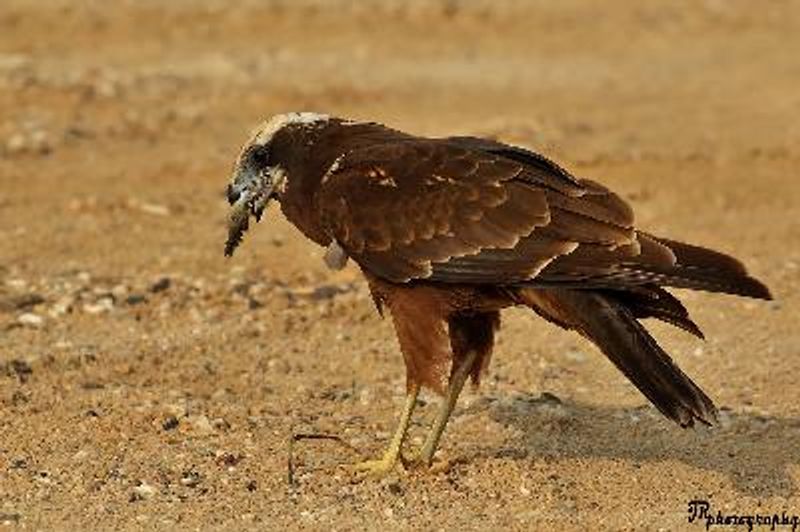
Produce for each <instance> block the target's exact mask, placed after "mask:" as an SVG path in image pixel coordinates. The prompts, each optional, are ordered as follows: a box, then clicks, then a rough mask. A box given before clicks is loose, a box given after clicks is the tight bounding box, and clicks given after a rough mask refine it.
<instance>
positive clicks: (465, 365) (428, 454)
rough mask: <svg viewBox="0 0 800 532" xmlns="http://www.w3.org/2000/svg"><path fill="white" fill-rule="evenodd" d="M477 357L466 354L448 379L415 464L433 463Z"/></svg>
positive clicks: (474, 354) (471, 352) (426, 464)
mask: <svg viewBox="0 0 800 532" xmlns="http://www.w3.org/2000/svg"><path fill="white" fill-rule="evenodd" d="M477 356H478V352H477V351H470V352H469V353H467V356H466V357H465V358H464V360H463V361H462V363H461V365H460V366H459V367H458V368H457V369H456V371H455V373H454V374H453V376H452V377H451V378H450V384H449V385H448V386H447V393H446V395H445V396H444V398H443V399H442V403H441V405H440V407H439V411H438V413H437V414H436V419H435V420H434V422H433V425H432V426H431V430H430V432H428V437H427V438H425V443H424V444H423V445H422V449H420V451H419V456H418V458H417V459H416V461H417V462H419V463H422V464H423V465H425V466H430V465H431V463H432V462H433V455H434V454H436V449H438V448H439V439H440V438H441V437H442V434H443V433H444V428H445V427H446V426H447V421H448V420H449V419H450V414H451V413H452V412H453V408H454V407H455V406H456V401H458V396H459V394H460V393H461V389H462V388H464V383H466V382H467V379H468V378H469V374H470V371H471V370H472V365H473V364H474V363H475V359H476V358H477Z"/></svg>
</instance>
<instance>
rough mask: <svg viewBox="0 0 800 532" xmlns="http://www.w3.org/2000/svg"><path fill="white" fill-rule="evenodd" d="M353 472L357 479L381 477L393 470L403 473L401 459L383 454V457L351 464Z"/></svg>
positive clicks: (403, 468)
mask: <svg viewBox="0 0 800 532" xmlns="http://www.w3.org/2000/svg"><path fill="white" fill-rule="evenodd" d="M351 469H352V471H353V473H354V474H355V475H356V479H357V480H364V479H366V478H367V477H373V478H383V477H386V476H388V475H390V474H391V473H393V472H394V471H395V470H399V471H400V472H401V473H405V467H404V466H403V461H402V460H398V459H397V457H396V456H389V455H384V456H383V458H378V459H376V460H366V461H364V462H359V463H357V464H354V465H352V466H351Z"/></svg>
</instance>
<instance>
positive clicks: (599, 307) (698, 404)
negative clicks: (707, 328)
mask: <svg viewBox="0 0 800 532" xmlns="http://www.w3.org/2000/svg"><path fill="white" fill-rule="evenodd" d="M519 294H520V298H521V299H522V300H523V302H525V303H526V304H528V305H529V306H530V307H531V308H533V309H534V310H535V311H536V312H537V313H539V314H540V315H541V316H543V317H544V318H546V319H548V320H550V321H552V322H554V323H556V324H558V325H560V326H562V327H564V328H567V329H573V330H576V331H578V332H579V333H580V334H582V335H583V336H584V337H586V338H588V339H589V340H591V341H592V342H593V343H594V344H596V345H597V346H598V347H599V348H600V350H602V351H603V353H605V355H606V356H607V357H608V358H609V359H610V360H611V362H613V363H614V365H615V366H617V368H619V369H620V371H622V373H624V374H625V376H626V377H628V379H629V380H630V381H631V382H632V383H633V384H634V385H635V386H636V387H637V388H638V389H639V391H641V392H642V393H643V394H644V395H645V397H647V398H648V399H649V400H650V402H651V403H653V405H655V407H656V408H658V409H659V410H660V411H661V413H663V414H664V415H665V416H666V417H668V418H670V419H672V420H673V421H675V422H677V423H679V424H680V425H681V426H683V427H688V426H692V425H694V422H695V420H698V421H700V422H702V423H705V424H707V425H710V424H711V423H712V422H714V421H715V420H716V408H715V407H714V404H713V403H712V401H711V399H709V398H708V396H707V395H706V394H705V393H703V390H701V389H700V388H699V387H698V386H697V385H696V384H695V383H694V382H692V380H691V379H690V378H689V377H687V376H686V374H684V373H683V372H682V371H681V370H680V368H678V366H676V365H675V363H674V362H673V361H672V359H671V358H670V357H669V355H668V354H667V353H666V352H664V350H663V349H661V347H659V345H658V344H657V343H656V341H655V339H653V337H652V336H650V334H649V333H648V332H647V330H646V329H645V328H644V327H643V326H642V325H641V324H640V323H639V322H638V320H637V314H640V317H644V316H643V315H641V313H642V312H643V311H642V310H641V308H637V307H636V306H635V304H634V305H631V304H630V302H625V301H623V300H620V299H618V298H617V297H615V295H614V294H613V293H607V292H598V291H591V290H570V289H544V290H537V289H522V290H520V292H519ZM649 315H652V314H649ZM662 319H663V317H662ZM687 319H688V317H687ZM689 323H691V322H689ZM698 332H699V331H698Z"/></svg>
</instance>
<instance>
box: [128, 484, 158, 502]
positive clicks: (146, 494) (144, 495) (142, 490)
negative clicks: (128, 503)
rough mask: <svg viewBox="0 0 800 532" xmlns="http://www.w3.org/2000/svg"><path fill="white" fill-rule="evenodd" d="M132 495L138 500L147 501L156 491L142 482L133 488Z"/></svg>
mask: <svg viewBox="0 0 800 532" xmlns="http://www.w3.org/2000/svg"><path fill="white" fill-rule="evenodd" d="M133 494H134V496H135V497H136V498H138V499H139V500H141V499H149V498H151V497H152V496H153V495H155V494H156V489H155V488H154V487H153V486H151V485H150V484H148V483H146V482H142V483H141V484H139V485H138V486H136V487H135V488H133Z"/></svg>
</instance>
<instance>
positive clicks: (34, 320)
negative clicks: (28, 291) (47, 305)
mask: <svg viewBox="0 0 800 532" xmlns="http://www.w3.org/2000/svg"><path fill="white" fill-rule="evenodd" d="M17 321H18V322H19V323H20V324H22V325H25V326H27V327H41V326H42V325H43V324H44V318H42V317H41V316H39V315H38V314H34V313H32V312H26V313H24V314H21V315H20V316H19V318H17Z"/></svg>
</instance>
